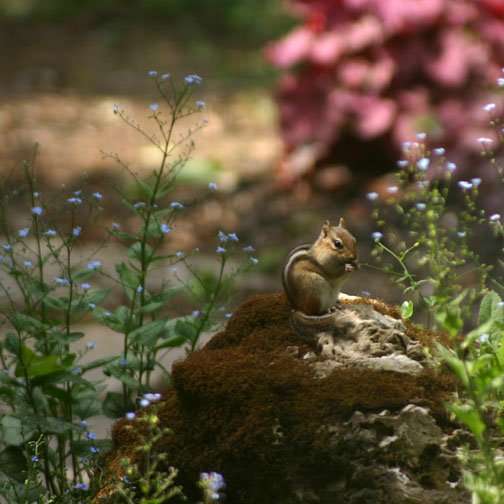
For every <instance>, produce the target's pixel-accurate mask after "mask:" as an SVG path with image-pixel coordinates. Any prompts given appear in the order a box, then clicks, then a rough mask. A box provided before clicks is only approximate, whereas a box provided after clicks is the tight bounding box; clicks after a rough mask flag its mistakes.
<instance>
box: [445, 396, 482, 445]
mask: <svg viewBox="0 0 504 504" xmlns="http://www.w3.org/2000/svg"><path fill="white" fill-rule="evenodd" d="M449 408H450V411H452V412H453V413H454V414H455V416H456V417H457V419H458V420H459V421H460V422H462V423H463V424H465V425H466V426H467V427H468V428H469V429H470V430H471V432H472V433H473V434H474V436H475V437H476V438H477V439H479V440H480V439H481V438H482V435H483V432H485V429H486V425H485V422H483V420H482V419H481V418H480V416H479V415H478V412H477V411H476V410H475V409H474V408H473V407H471V406H470V405H469V404H450V405H449Z"/></svg>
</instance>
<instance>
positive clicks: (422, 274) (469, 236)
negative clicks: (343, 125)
mask: <svg viewBox="0 0 504 504" xmlns="http://www.w3.org/2000/svg"><path fill="white" fill-rule="evenodd" d="M498 85H499V86H500V83H499V82H498ZM484 110H485V111H486V112H488V113H489V114H491V116H490V126H491V127H492V128H493V129H494V131H495V137H494V138H487V137H483V138H479V139H477V142H478V143H479V144H480V145H481V151H482V152H481V154H482V156H483V157H484V158H486V159H487V160H488V161H489V164H490V166H492V167H494V169H495V170H494V172H493V173H492V172H489V173H488V177H489V178H490V181H492V180H495V177H493V176H495V175H497V176H498V178H500V179H501V181H502V180H503V179H502V173H503V170H502V166H501V162H502V161H501V158H500V157H499V156H498V155H497V154H498V151H499V148H500V146H501V145H502V140H503V136H502V131H503V130H502V123H503V120H502V116H501V115H499V107H498V106H497V105H495V104H493V103H492V104H489V105H485V106H484ZM501 113H502V110H501V111H500V114H501ZM416 140H417V141H415V142H408V143H406V144H404V145H403V159H402V160H400V161H399V162H398V172H397V174H396V180H397V185H394V186H391V187H389V188H388V190H387V195H386V196H384V197H382V198H379V197H378V195H376V196H375V193H371V197H370V195H368V200H369V201H370V202H371V203H370V204H373V205H374V210H373V215H374V217H375V219H376V224H377V226H378V229H379V230H376V231H374V232H373V234H372V239H373V241H374V255H375V257H376V258H377V259H378V260H379V261H380V262H381V264H382V266H383V265H385V269H386V270H387V271H388V272H389V273H391V274H392V275H393V277H394V278H395V280H396V281H397V282H398V283H399V285H401V286H402V287H403V290H404V293H405V294H406V295H407V296H408V297H410V299H407V300H406V301H405V302H404V303H403V305H402V315H403V317H404V318H410V317H412V316H413V314H414V312H415V307H416V308H420V307H422V306H423V307H424V308H426V309H427V311H428V313H429V315H430V317H429V322H430V323H431V324H432V325H433V326H434V327H436V328H438V329H441V330H443V331H445V332H447V333H448V334H449V335H451V336H452V345H451V346H450V347H444V346H442V345H440V344H439V345H438V348H437V350H438V352H437V355H438V357H439V358H440V361H441V362H444V363H446V364H447V365H448V366H449V368H450V369H451V370H452V371H453V373H454V375H455V376H456V377H457V379H458V382H459V384H460V388H459V390H458V392H457V394H456V395H455V398H454V399H453V400H452V402H451V403H449V404H448V405H447V407H448V410H449V412H450V413H451V415H452V416H453V419H455V420H457V421H458V422H459V423H460V424H462V425H463V426H464V427H465V428H466V429H467V430H468V431H469V432H470V433H471V435H472V442H471V443H468V444H466V445H465V446H463V447H462V448H460V450H459V458H460V460H461V462H462V464H463V467H464V484H465V486H466V487H467V488H468V489H469V490H470V492H471V494H472V502H474V503H476V504H499V503H501V502H503V500H504V492H503V489H504V463H503V454H502V445H503V441H504V423H503V421H502V418H503V404H504V392H503V391H504V386H503V385H504V383H503V379H504V378H503V377H504V374H503V370H504V302H503V301H502V297H501V295H500V294H499V293H498V292H500V293H502V292H504V283H503V281H502V274H501V269H502V266H503V263H502V257H501V256H500V257H498V264H497V265H496V267H495V268H494V269H493V270H492V269H491V268H490V267H489V266H486V265H484V264H482V263H481V261H480V259H479V257H478V253H477V251H476V250H475V247H474V245H473V244H474V239H473V235H474V231H475V228H476V227H480V228H482V229H483V230H484V232H485V233H486V236H490V235H491V234H493V235H494V237H495V239H496V240H498V241H499V242H501V243H502V237H503V235H504V232H503V226H502V223H501V214H500V213H496V212H494V213H491V214H490V215H488V214H487V213H485V212H484V211H483V210H481V209H480V208H479V206H478V195H479V191H480V187H481V186H482V185H484V184H485V183H487V182H488V181H485V180H481V179H480V178H479V177H474V178H471V179H470V180H458V181H457V182H455V181H454V180H453V174H454V173H456V170H457V166H456V164H455V163H453V162H451V161H449V160H447V159H446V158H445V149H444V148H441V147H439V148H435V149H432V150H429V149H428V148H427V146H426V144H425V140H426V137H425V136H424V135H419V136H417V139H416ZM492 177H493V179H492ZM380 199H383V200H384V201H383V205H380ZM453 201H458V203H459V206H458V211H457V212H455V210H454V209H453V208H452V207H451V204H452V202H453ZM397 216H399V220H400V221H401V222H402V223H403V225H405V226H406V229H407V231H408V232H407V235H406V236H404V234H401V233H400V232H399V231H398V230H396V229H394V227H393V224H392V223H393V222H395V221H396V220H397ZM496 248H497V247H496ZM500 250H501V254H502V250H504V249H502V248H501V247H500ZM499 268H500V269H499ZM468 275H471V276H472V284H471V282H469V281H467V280H466V278H465V277H466V276H468ZM490 287H492V288H495V289H496V290H497V291H498V292H495V291H494V290H491V289H490ZM476 300H480V302H479V312H478V316H477V319H476V320H475V319H474V316H473V306H474V304H475V301H476ZM466 328H472V329H471V330H466V333H465V334H464V329H466Z"/></svg>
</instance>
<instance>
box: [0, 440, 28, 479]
mask: <svg viewBox="0 0 504 504" xmlns="http://www.w3.org/2000/svg"><path fill="white" fill-rule="evenodd" d="M26 470H27V466H26V459H25V457H24V453H23V450H22V449H21V448H17V447H15V446H8V447H7V448H5V450H3V451H2V452H0V471H1V472H3V473H4V474H5V475H6V476H7V477H9V478H12V479H13V480H15V481H18V482H19V483H23V482H24V480H25V478H26Z"/></svg>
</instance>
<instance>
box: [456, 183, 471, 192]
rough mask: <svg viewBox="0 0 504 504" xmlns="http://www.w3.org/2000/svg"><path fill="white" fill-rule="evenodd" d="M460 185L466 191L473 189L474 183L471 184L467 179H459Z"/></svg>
mask: <svg viewBox="0 0 504 504" xmlns="http://www.w3.org/2000/svg"><path fill="white" fill-rule="evenodd" d="M458 186H459V187H460V188H462V189H463V190H464V191H467V190H468V189H472V186H473V185H472V184H471V182H467V180H459V181H458Z"/></svg>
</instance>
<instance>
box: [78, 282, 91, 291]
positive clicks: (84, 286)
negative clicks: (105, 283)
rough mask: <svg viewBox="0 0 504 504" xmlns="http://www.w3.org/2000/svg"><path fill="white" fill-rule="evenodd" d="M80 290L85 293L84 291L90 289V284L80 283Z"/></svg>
mask: <svg viewBox="0 0 504 504" xmlns="http://www.w3.org/2000/svg"><path fill="white" fill-rule="evenodd" d="M80 288H81V289H82V290H85V291H86V290H89V289H91V284H90V283H87V282H85V283H82V284H80Z"/></svg>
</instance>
